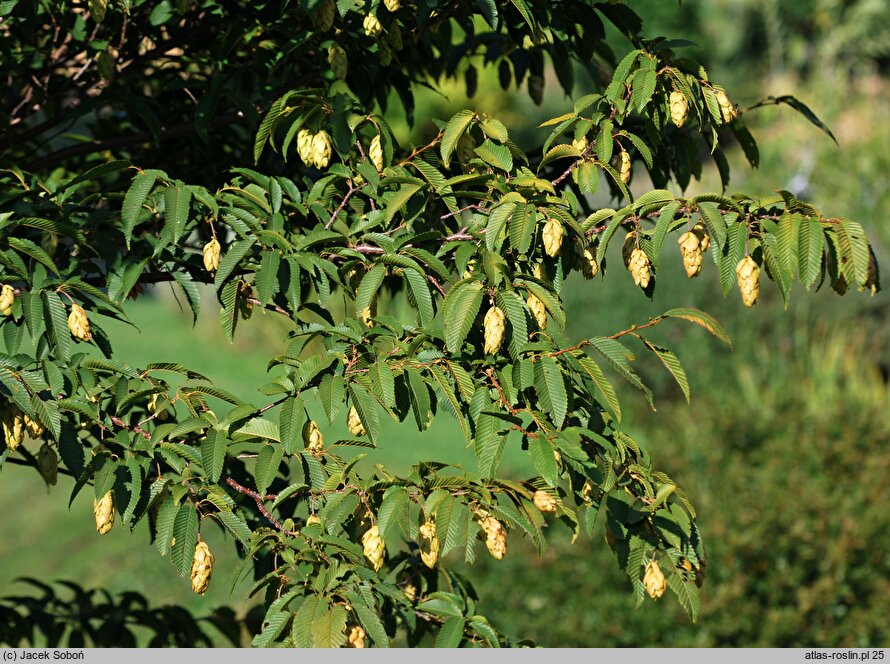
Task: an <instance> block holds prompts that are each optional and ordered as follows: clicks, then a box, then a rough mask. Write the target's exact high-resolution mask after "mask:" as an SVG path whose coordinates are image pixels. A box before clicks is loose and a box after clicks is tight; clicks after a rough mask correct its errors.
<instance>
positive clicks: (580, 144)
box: [572, 136, 590, 152]
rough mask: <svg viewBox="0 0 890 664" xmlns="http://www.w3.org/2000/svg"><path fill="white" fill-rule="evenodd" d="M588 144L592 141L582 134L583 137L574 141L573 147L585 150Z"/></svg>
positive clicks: (579, 150) (580, 150) (581, 150)
mask: <svg viewBox="0 0 890 664" xmlns="http://www.w3.org/2000/svg"><path fill="white" fill-rule="evenodd" d="M588 145H590V143H589V142H588V141H587V138H586V137H584V136H582V137H581V138H576V139H575V140H574V141H572V147H573V148H575V149H576V150H577V151H578V152H584V151H585V150H586V149H587V146H588Z"/></svg>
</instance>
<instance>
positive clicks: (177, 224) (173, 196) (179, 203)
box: [164, 186, 192, 244]
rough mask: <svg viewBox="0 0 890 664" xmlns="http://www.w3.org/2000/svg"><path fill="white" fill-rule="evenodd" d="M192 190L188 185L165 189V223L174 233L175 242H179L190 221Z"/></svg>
mask: <svg viewBox="0 0 890 664" xmlns="http://www.w3.org/2000/svg"><path fill="white" fill-rule="evenodd" d="M191 200H192V192H191V190H190V189H188V188H187V187H175V186H169V187H166V188H165V189H164V223H165V224H166V225H167V226H168V227H169V228H170V230H171V232H172V234H173V243H174V244H177V243H179V238H181V237H182V234H183V232H184V231H185V225H186V223H187V222H188V215H189V205H190V204H191Z"/></svg>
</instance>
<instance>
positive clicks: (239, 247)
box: [213, 238, 254, 290]
mask: <svg viewBox="0 0 890 664" xmlns="http://www.w3.org/2000/svg"><path fill="white" fill-rule="evenodd" d="M253 243H254V240H253V239H251V238H247V239H244V240H238V242H235V243H234V244H232V246H230V247H229V250H228V251H227V252H226V253H225V255H224V256H223V257H222V258H221V259H220V261H219V269H218V270H217V271H216V276H215V277H214V278H213V287H214V288H216V289H217V290H219V287H220V286H222V285H223V284H224V283H225V281H226V279H228V278H229V275H231V274H232V272H234V270H235V268H236V267H238V264H239V263H240V262H241V261H242V260H243V259H244V257H245V256H246V255H247V252H248V251H250V248H251V247H252V246H253Z"/></svg>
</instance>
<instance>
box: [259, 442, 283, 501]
mask: <svg viewBox="0 0 890 664" xmlns="http://www.w3.org/2000/svg"><path fill="white" fill-rule="evenodd" d="M283 456H284V449H283V448H282V447H281V446H280V445H263V447H262V448H261V449H260V452H259V454H258V455H257V459H256V468H255V469H254V476H255V477H256V490H257V493H258V494H260V495H261V496H265V495H266V489H268V488H269V485H270V484H272V480H274V479H275V476H276V475H278V466H279V464H280V463H281V459H282V457H283Z"/></svg>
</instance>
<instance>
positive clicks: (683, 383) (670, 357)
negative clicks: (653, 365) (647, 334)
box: [643, 339, 689, 403]
mask: <svg viewBox="0 0 890 664" xmlns="http://www.w3.org/2000/svg"><path fill="white" fill-rule="evenodd" d="M643 343H645V344H646V347H647V348H649V350H651V351H652V352H653V353H655V354H656V355H657V356H658V359H660V360H661V362H662V364H664V366H665V368H666V369H667V370H668V371H669V372H670V374H671V375H672V376H673V377H674V380H676V381H677V385H679V386H680V389H681V390H682V391H683V396H684V397H686V402H687V403H689V379H688V378H687V377H686V371H685V370H684V369H683V365H682V364H680V360H679V359H678V358H677V356H676V355H675V354H674V353H673V352H672V351H670V350H668V349H667V348H663V347H661V346H656V345H655V344H653V343H652V342H651V341H649V340H648V339H647V340H645V341H644V342H643Z"/></svg>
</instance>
